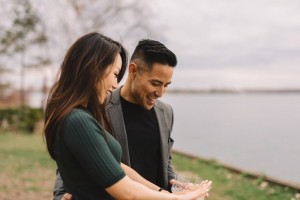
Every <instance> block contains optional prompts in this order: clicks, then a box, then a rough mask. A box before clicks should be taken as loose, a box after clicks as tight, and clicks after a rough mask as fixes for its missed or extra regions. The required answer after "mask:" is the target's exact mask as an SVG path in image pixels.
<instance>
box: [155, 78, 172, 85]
mask: <svg viewBox="0 0 300 200" xmlns="http://www.w3.org/2000/svg"><path fill="white" fill-rule="evenodd" d="M152 81H153V82H158V83H160V84H163V82H161V81H160V80H157V79H154V80H152ZM171 83H172V82H171V81H170V82H168V83H166V84H167V85H169V84H171Z"/></svg>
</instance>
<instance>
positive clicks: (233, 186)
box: [0, 133, 300, 200]
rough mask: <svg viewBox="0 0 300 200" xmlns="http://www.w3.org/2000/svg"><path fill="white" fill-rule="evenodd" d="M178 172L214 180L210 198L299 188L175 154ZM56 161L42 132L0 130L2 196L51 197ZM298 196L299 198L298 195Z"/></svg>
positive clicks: (276, 198) (235, 199)
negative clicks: (48, 150)
mask: <svg viewBox="0 0 300 200" xmlns="http://www.w3.org/2000/svg"><path fill="white" fill-rule="evenodd" d="M173 160H174V164H175V168H176V170H177V171H178V172H180V173H184V174H187V175H191V176H200V177H202V178H204V179H210V180H212V181H213V188H212V190H211V194H210V198H209V199H211V200H221V199H222V200H246V199H247V200H254V199H255V200H295V199H300V197H298V196H300V194H298V195H297V191H295V190H292V189H290V188H286V187H280V186H276V185H270V184H268V183H266V182H264V181H263V180H262V179H251V178H248V177H247V176H246V175H245V174H234V173H232V172H230V171H228V170H226V169H224V168H222V166H218V165H217V164H215V163H213V162H204V161H200V160H196V159H189V158H186V157H182V156H180V155H176V154H175V155H174V156H173ZM54 179H55V163H54V162H53V161H52V160H51V159H50V157H49V156H48V153H47V151H46V149H45V145H44V143H43V140H42V137H41V135H37V134H35V135H26V134H14V133H9V134H8V133H6V134H5V133H0V199H1V200H12V199H22V200H27V199H28V200H37V199H51V198H52V188H53V185H54ZM297 197H298V198H297Z"/></svg>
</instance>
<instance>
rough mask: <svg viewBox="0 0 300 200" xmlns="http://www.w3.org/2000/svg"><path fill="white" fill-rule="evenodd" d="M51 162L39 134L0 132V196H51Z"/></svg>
mask: <svg viewBox="0 0 300 200" xmlns="http://www.w3.org/2000/svg"><path fill="white" fill-rule="evenodd" d="M54 180H55V162H54V161H53V160H51V159H50V157H49V155H48V153H47V151H46V148H45V145H44V142H43V139H42V136H41V135H37V134H35V135H33V134H31V135H30V134H24V133H23V134H20V133H19V134H17V133H0V199H1V200H11V199H28V200H35V199H51V198H52V193H51V192H52V188H53V186H54Z"/></svg>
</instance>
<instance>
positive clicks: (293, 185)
mask: <svg viewBox="0 0 300 200" xmlns="http://www.w3.org/2000/svg"><path fill="white" fill-rule="evenodd" d="M172 153H175V154H178V155H181V156H185V157H187V158H191V159H199V160H203V161H205V162H209V163H211V162H215V163H216V164H218V165H221V166H222V167H224V168H225V169H228V170H230V171H232V172H235V173H240V174H245V175H246V176H249V177H254V178H259V177H263V179H264V180H265V181H267V182H270V183H273V184H277V185H280V186H285V187H289V188H292V189H296V190H298V191H300V183H295V182H290V181H285V180H282V179H279V178H275V177H272V176H268V175H266V174H261V173H257V172H253V171H250V170H245V169H242V168H240V167H236V166H233V165H230V164H228V163H224V162H220V161H218V160H216V159H208V158H204V157H200V156H196V155H194V154H191V153H187V152H184V151H180V150H177V149H172Z"/></svg>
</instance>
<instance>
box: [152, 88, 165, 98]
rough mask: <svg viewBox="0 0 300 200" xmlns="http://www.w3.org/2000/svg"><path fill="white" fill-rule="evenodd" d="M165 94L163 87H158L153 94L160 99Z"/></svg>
mask: <svg viewBox="0 0 300 200" xmlns="http://www.w3.org/2000/svg"><path fill="white" fill-rule="evenodd" d="M164 93H165V87H164V86H162V87H159V88H157V90H156V91H155V92H154V94H155V96H156V97H162V95H163V94H164Z"/></svg>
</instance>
